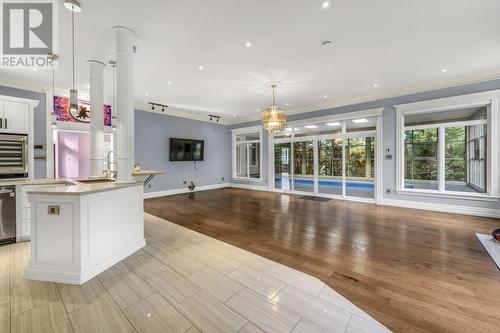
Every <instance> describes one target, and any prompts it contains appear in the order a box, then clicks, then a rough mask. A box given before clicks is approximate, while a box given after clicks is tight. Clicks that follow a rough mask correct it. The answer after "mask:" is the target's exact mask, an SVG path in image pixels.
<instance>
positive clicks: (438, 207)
mask: <svg viewBox="0 0 500 333" xmlns="http://www.w3.org/2000/svg"><path fill="white" fill-rule="evenodd" d="M382 205H383V206H393V207H400V208H410V209H421V210H430V211H434V212H442V213H452V214H462V215H472V216H482V217H492V218H499V217H500V209H493V208H483V207H474V206H463V205H462V206H460V205H448V204H441V203H435V202H432V203H429V202H418V201H409V200H397V199H384V200H383V201H382Z"/></svg>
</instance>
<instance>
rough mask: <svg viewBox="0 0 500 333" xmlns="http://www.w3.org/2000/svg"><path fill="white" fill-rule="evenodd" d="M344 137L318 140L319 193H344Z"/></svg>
mask: <svg viewBox="0 0 500 333" xmlns="http://www.w3.org/2000/svg"><path fill="white" fill-rule="evenodd" d="M342 149H343V148H342V138H335V139H321V140H318V155H319V156H318V193H322V194H333V195H342V174H343V172H342V170H343V164H342Z"/></svg>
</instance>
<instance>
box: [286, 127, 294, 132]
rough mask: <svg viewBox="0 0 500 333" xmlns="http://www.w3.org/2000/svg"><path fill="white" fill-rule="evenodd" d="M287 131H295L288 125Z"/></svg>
mask: <svg viewBox="0 0 500 333" xmlns="http://www.w3.org/2000/svg"><path fill="white" fill-rule="evenodd" d="M285 131H287V132H291V131H293V128H290V127H287V128H285Z"/></svg>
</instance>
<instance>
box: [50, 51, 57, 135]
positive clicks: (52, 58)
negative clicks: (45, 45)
mask: <svg viewBox="0 0 500 333" xmlns="http://www.w3.org/2000/svg"><path fill="white" fill-rule="evenodd" d="M58 58H59V57H58V56H57V54H54V53H49V54H48V55H47V59H48V60H50V63H51V67H52V102H51V103H50V105H51V106H52V111H51V112H50V119H51V126H52V128H56V127H57V116H56V112H55V108H54V97H55V91H56V72H55V68H54V65H55V64H54V63H55V61H56V60H57V59H58Z"/></svg>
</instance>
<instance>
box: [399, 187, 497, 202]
mask: <svg viewBox="0 0 500 333" xmlns="http://www.w3.org/2000/svg"><path fill="white" fill-rule="evenodd" d="M396 193H397V194H404V195H416V196H423V197H435V198H448V199H462V200H477V201H491V202H494V201H498V200H499V199H500V197H499V196H496V195H495V196H494V195H487V194H481V193H477V194H474V193H465V192H464V193H462V192H451V191H448V192H437V191H431V190H408V189H404V190H401V189H399V190H396Z"/></svg>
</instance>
